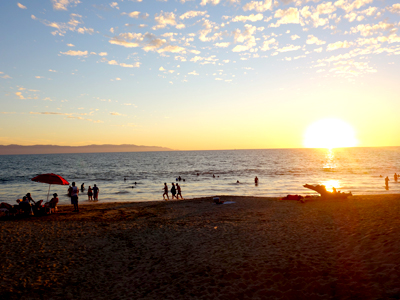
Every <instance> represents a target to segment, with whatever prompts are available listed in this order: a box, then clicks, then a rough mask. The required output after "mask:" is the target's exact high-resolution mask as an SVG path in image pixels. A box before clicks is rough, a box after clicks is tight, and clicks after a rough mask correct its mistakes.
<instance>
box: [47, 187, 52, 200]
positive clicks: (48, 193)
mask: <svg viewBox="0 0 400 300" xmlns="http://www.w3.org/2000/svg"><path fill="white" fill-rule="evenodd" d="M50 186H51V184H49V191H48V192H47V201H46V202H49V193H50Z"/></svg>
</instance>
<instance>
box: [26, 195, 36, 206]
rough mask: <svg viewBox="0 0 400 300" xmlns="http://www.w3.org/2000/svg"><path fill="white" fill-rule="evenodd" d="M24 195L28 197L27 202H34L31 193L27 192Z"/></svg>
mask: <svg viewBox="0 0 400 300" xmlns="http://www.w3.org/2000/svg"><path fill="white" fill-rule="evenodd" d="M25 197H26V198H28V202H33V203H34V204H35V203H36V202H35V200H33V199H32V196H31V193H27V194H26V196H25Z"/></svg>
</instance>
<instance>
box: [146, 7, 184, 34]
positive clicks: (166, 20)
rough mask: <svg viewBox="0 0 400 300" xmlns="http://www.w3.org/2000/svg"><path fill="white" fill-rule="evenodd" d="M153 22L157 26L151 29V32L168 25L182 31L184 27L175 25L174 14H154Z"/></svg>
mask: <svg viewBox="0 0 400 300" xmlns="http://www.w3.org/2000/svg"><path fill="white" fill-rule="evenodd" d="M154 21H156V23H157V25H156V26H153V27H152V29H153V30H157V29H162V28H165V27H167V26H168V25H172V26H176V28H177V29H182V28H184V27H185V25H184V24H177V23H176V20H175V14H174V13H173V12H163V11H161V12H160V13H159V14H156V16H155V17H154Z"/></svg>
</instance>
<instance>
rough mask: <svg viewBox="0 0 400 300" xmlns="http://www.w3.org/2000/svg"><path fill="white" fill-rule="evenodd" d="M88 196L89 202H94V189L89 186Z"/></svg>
mask: <svg viewBox="0 0 400 300" xmlns="http://www.w3.org/2000/svg"><path fill="white" fill-rule="evenodd" d="M87 195H88V200H89V201H93V190H92V187H91V186H90V185H89V189H88V191H87Z"/></svg>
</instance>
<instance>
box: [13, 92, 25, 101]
mask: <svg viewBox="0 0 400 300" xmlns="http://www.w3.org/2000/svg"><path fill="white" fill-rule="evenodd" d="M15 95H16V96H17V97H18V98H19V99H22V100H24V99H25V97H24V96H23V95H22V93H21V92H16V93H15Z"/></svg>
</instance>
